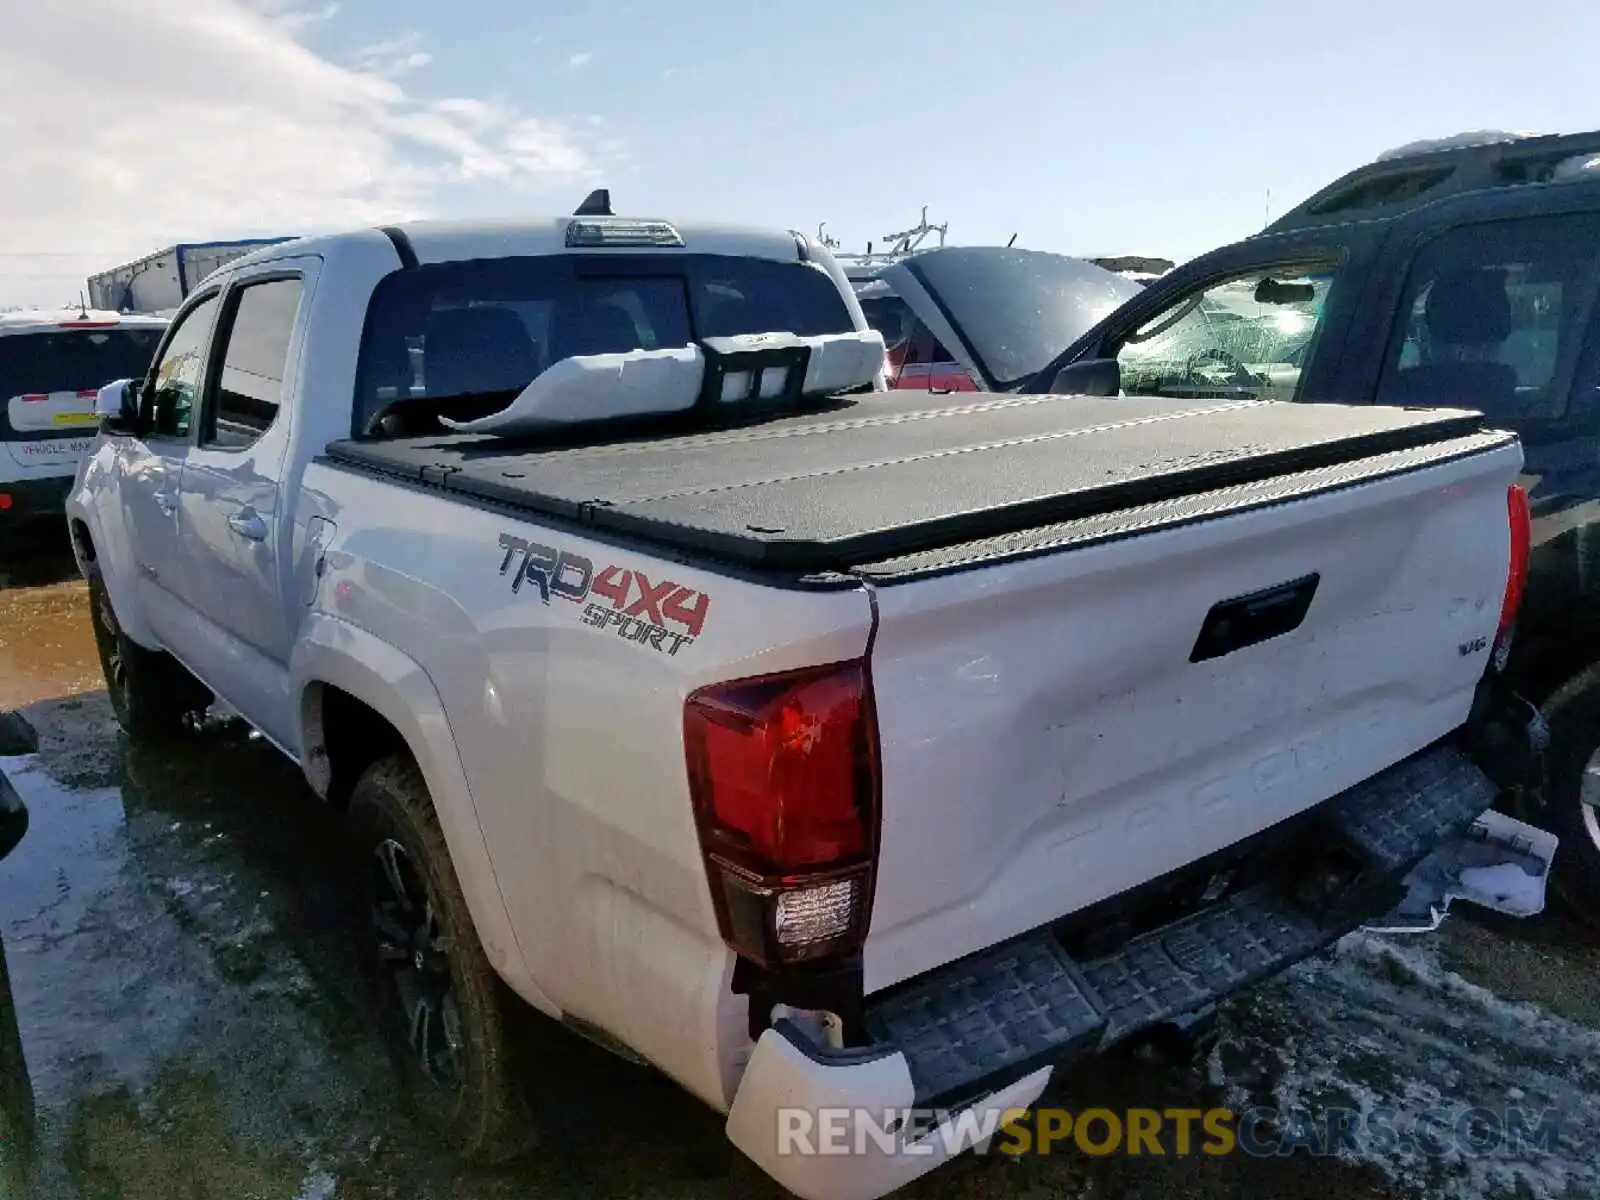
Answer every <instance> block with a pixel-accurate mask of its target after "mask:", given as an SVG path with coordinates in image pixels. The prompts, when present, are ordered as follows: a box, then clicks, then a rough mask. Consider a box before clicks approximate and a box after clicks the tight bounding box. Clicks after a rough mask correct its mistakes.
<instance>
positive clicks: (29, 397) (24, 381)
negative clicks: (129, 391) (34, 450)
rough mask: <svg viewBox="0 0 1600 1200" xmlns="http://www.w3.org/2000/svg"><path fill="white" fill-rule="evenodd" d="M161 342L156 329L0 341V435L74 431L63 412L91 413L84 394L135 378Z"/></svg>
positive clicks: (54, 334) (93, 331)
mask: <svg viewBox="0 0 1600 1200" xmlns="http://www.w3.org/2000/svg"><path fill="white" fill-rule="evenodd" d="M160 340H161V330H160V329H159V328H156V329H129V328H118V329H83V330H73V331H68V330H61V331H59V332H51V333H17V334H11V335H8V336H4V337H0V433H7V434H23V435H32V436H38V437H51V436H58V435H61V434H72V433H75V432H77V431H76V430H74V429H73V428H70V427H67V426H65V425H62V424H60V423H59V420H58V418H59V417H60V416H61V414H62V412H64V411H69V410H70V411H75V410H77V409H83V408H85V407H87V409H90V410H92V409H93V407H94V405H93V402H92V401H91V400H90V399H89V397H88V396H87V395H85V396H82V397H80V396H79V395H78V393H80V392H82V393H87V392H91V391H97V390H99V389H100V388H102V387H104V386H105V385H106V384H108V383H111V382H112V381H113V380H117V379H140V378H143V376H144V374H145V372H147V371H148V370H149V369H150V359H151V357H152V356H153V355H154V354H155V351H156V345H157V343H159V342H160ZM91 420H92V418H91Z"/></svg>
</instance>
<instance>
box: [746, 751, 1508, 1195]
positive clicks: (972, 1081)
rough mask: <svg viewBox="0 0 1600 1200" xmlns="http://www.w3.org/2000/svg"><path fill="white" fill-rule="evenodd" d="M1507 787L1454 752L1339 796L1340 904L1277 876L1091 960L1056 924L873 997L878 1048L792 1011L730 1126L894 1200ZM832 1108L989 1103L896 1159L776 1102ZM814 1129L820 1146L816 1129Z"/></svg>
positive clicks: (1258, 972) (787, 1164)
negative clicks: (1067, 1066) (1068, 1065)
mask: <svg viewBox="0 0 1600 1200" xmlns="http://www.w3.org/2000/svg"><path fill="white" fill-rule="evenodd" d="M1497 790H1498V789H1497V788H1496V786H1495V784H1494V783H1493V782H1491V780H1490V779H1489V778H1488V776H1486V775H1485V774H1484V772H1483V771H1482V770H1480V769H1479V768H1478V767H1477V766H1476V765H1474V763H1473V762H1472V760H1471V759H1469V758H1468V757H1467V755H1466V754H1464V753H1463V752H1462V751H1461V750H1459V749H1457V748H1455V747H1453V746H1441V747H1437V748H1434V749H1432V750H1429V751H1426V752H1424V753H1422V754H1419V755H1417V756H1415V757H1413V758H1411V759H1408V760H1406V761H1405V762H1403V763H1400V764H1397V765H1396V766H1394V767H1392V768H1390V769H1389V770H1388V771H1385V772H1384V773H1383V774H1381V775H1377V776H1374V777H1373V778H1372V779H1370V780H1367V781H1366V782H1365V783H1362V784H1360V785H1358V786H1357V787H1355V788H1352V789H1351V790H1350V791H1348V792H1346V793H1345V794H1343V795H1342V796H1339V797H1335V798H1334V799H1333V800H1332V801H1330V803H1329V806H1328V810H1327V811H1328V815H1329V818H1330V820H1331V822H1332V825H1333V827H1334V830H1335V832H1336V834H1337V836H1338V837H1339V839H1340V840H1341V841H1342V843H1343V846H1344V849H1345V850H1346V851H1347V852H1348V853H1349V855H1350V856H1351V857H1352V858H1353V859H1354V860H1355V863H1356V864H1357V865H1358V866H1359V868H1360V874H1359V876H1358V877H1357V879H1356V882H1355V883H1354V884H1352V885H1351V886H1350V887H1347V888H1346V889H1345V890H1344V891H1343V893H1341V895H1340V897H1339V899H1338V900H1337V901H1336V902H1335V903H1334V904H1332V905H1331V906H1329V905H1319V904H1315V903H1307V902H1306V901H1304V900H1298V901H1297V900H1296V899H1294V898H1292V897H1291V895H1290V894H1289V889H1287V888H1285V887H1284V886H1282V885H1281V884H1279V883H1276V882H1272V883H1265V884H1261V885H1259V886H1256V887H1253V888H1250V889H1249V890H1246V891H1242V892H1239V893H1237V894H1235V895H1234V896H1232V897H1231V898H1229V899H1226V900H1223V901H1221V902H1218V903H1216V904H1214V905H1212V906H1211V907H1209V908H1205V909H1201V910H1200V911H1198V912H1194V913H1192V914H1190V915H1189V916H1186V917H1183V918H1182V919H1179V920H1177V921H1174V922H1173V923H1172V924H1170V925H1167V926H1164V927H1162V928H1159V929H1156V930H1153V931H1151V932H1149V933H1147V934H1145V935H1143V936H1140V937H1137V938H1135V939H1133V940H1132V941H1130V942H1128V943H1126V944H1125V945H1124V946H1122V947H1121V948H1120V949H1119V950H1117V951H1115V952H1114V953H1111V954H1108V955H1106V956H1104V957H1101V958H1096V959H1093V960H1090V961H1086V962H1081V963H1080V962H1075V961H1073V960H1072V959H1071V958H1070V957H1069V956H1068V955H1067V952H1066V951H1065V950H1064V949H1063V948H1062V946H1061V944H1060V943H1059V942H1058V941H1057V939H1056V937H1055V936H1054V935H1053V934H1052V933H1051V931H1050V930H1049V929H1042V930H1039V931H1036V932H1034V933H1033V934H1030V935H1028V936H1026V937H1023V938H1021V939H1018V940H1016V941H1012V942H1008V943H1006V944H1005V945H1002V946H996V947H993V948H991V949H989V950H986V951H983V952H981V953H979V954H976V955H973V956H971V957H969V958H967V959H963V960H961V961H960V962H956V963H951V964H950V965H948V966H946V967H943V968H940V969H939V970H937V971H933V972H930V973H929V974H927V975H924V976H922V977H920V978H918V979H916V980H913V981H911V982H909V983H908V984H906V985H904V986H902V987H899V988H896V989H894V990H892V991H891V992H889V993H886V994H885V995H884V996H883V997H881V998H878V997H873V998H871V999H869V1001H868V1007H867V1011H866V1026H867V1030H868V1032H869V1033H870V1035H871V1044H870V1045H867V1046H864V1047H859V1048H852V1049H847V1050H835V1049H830V1048H827V1047H824V1046H820V1045H818V1044H817V1043H816V1042H815V1041H813V1040H812V1039H811V1038H810V1037H809V1036H808V1035H807V1034H806V1033H805V1032H803V1031H802V1030H800V1029H799V1028H798V1027H797V1026H796V1025H795V1024H793V1023H792V1022H789V1021H780V1022H779V1023H778V1024H777V1025H776V1026H775V1027H773V1028H771V1029H768V1030H766V1031H765V1032H764V1033H763V1034H762V1035H761V1037H760V1039H759V1041H758V1042H757V1044H756V1047H755V1050H754V1053H753V1054H752V1056H751V1059H750V1063H749V1065H748V1066H747V1067H746V1069H745V1073H744V1077H743V1079H742V1080H741V1082H740V1086H739V1090H738V1093H737V1094H736V1095H735V1097H734V1101H733V1105H732V1108H731V1110H730V1112H729V1116H728V1126H727V1130H728V1136H729V1138H730V1139H731V1140H732V1141H733V1142H734V1144H735V1145H737V1146H738V1147H739V1148H740V1149H741V1150H743V1151H744V1152H745V1153H746V1154H748V1155H749V1156H750V1157H751V1158H753V1159H754V1160H755V1161H756V1162H757V1163H758V1164H759V1165H760V1166H762V1167H763V1168H765V1169H766V1170H767V1171H768V1172H769V1173H770V1174H772V1175H773V1176H775V1177H776V1178H777V1180H778V1181H779V1182H780V1183H782V1184H783V1185H784V1186H785V1187H787V1188H789V1189H790V1190H791V1191H793V1192H795V1193H796V1194H798V1195H800V1196H802V1197H812V1196H817V1197H823V1196H826V1197H831V1198H833V1200H842V1198H847V1197H852V1196H856V1197H876V1196H881V1195H884V1194H886V1193H887V1192H888V1191H891V1190H893V1189H894V1188H897V1187H900V1186H903V1185H904V1184H906V1183H908V1182H910V1181H911V1180H912V1179H915V1178H917V1177H918V1176H920V1175H922V1174H925V1173H926V1172H927V1171H929V1170H931V1169H932V1168H933V1167H935V1166H937V1165H938V1164H939V1163H940V1162H942V1161H944V1160H945V1159H947V1158H949V1157H951V1156H952V1155H953V1154H955V1153H958V1152H959V1151H960V1150H961V1149H963V1148H965V1147H964V1146H962V1145H960V1144H957V1143H958V1142H959V1136H958V1132H959V1130H960V1129H964V1130H966V1131H967V1132H968V1134H970V1135H971V1138H970V1139H969V1143H968V1144H970V1143H971V1141H972V1140H976V1139H977V1137H978V1136H979V1133H980V1131H982V1130H983V1129H984V1128H985V1126H984V1122H983V1119H982V1118H983V1113H984V1112H986V1111H998V1112H1004V1111H1005V1110H1006V1109H1009V1108H1013V1107H1026V1106H1028V1105H1029V1104H1031V1103H1033V1101H1034V1100H1036V1099H1037V1098H1038V1096H1039V1094H1040V1093H1041V1092H1042V1091H1043V1090H1044V1088H1045V1085H1046V1084H1047V1083H1048V1082H1049V1078H1050V1074H1051V1071H1052V1070H1053V1067H1054V1065H1055V1064H1057V1063H1060V1062H1062V1061H1063V1060H1066V1059H1069V1058H1072V1057H1074V1056H1075V1055H1077V1054H1082V1053H1091V1052H1094V1051H1099V1050H1104V1049H1106V1048H1108V1047H1109V1046H1111V1045H1113V1044H1115V1043H1117V1042H1121V1041H1124V1040H1126V1039H1128V1038H1130V1037H1132V1036H1133V1035H1135V1034H1138V1033H1140V1032H1141V1031H1143V1030H1147V1029H1151V1028H1153V1027H1155V1026H1158V1025H1161V1024H1163V1023H1165V1022H1169V1021H1173V1020H1174V1019H1181V1018H1183V1017H1184V1016H1186V1015H1187V1014H1191V1013H1194V1012H1196V1011H1197V1010H1202V1009H1204V1008H1205V1007H1206V1006H1208V1005H1210V1004H1213V1003H1215V1002H1216V1001H1217V1000H1219V999H1220V998H1222V997H1224V996H1226V995H1228V994H1230V993H1232V992H1235V991H1237V990H1239V989H1241V988H1244V987H1247V986H1249V985H1251V984H1253V983H1256V982H1259V981H1261V980H1263V979H1266V978H1269V977H1271V976H1273V975H1276V974H1279V973H1280V972H1282V971H1284V970H1285V969H1287V968H1288V967H1290V966H1291V965H1293V964H1294V963H1296V962H1298V961H1300V960H1301V959H1304V958H1307V957H1310V956H1311V955H1313V954H1315V953H1317V952H1318V951H1319V950H1322V949H1323V948H1325V947H1327V946H1329V945H1331V944H1332V943H1333V942H1335V941H1337V940H1338V939H1339V938H1340V937H1342V936H1343V935H1344V934H1346V933H1349V932H1351V931H1352V930H1354V929H1356V928H1358V927H1359V926H1361V925H1362V924H1363V923H1364V922H1365V921H1367V920H1368V919H1370V918H1372V917H1375V916H1378V915H1380V914H1382V913H1385V912H1387V911H1388V910H1389V909H1390V908H1391V907H1392V906H1393V904H1394V903H1395V901H1396V900H1397V899H1398V898H1399V897H1400V896H1401V895H1403V893H1404V890H1405V889H1404V887H1403V885H1402V883H1401V881H1402V880H1403V879H1404V878H1405V877H1406V874H1407V872H1408V871H1410V870H1411V868H1412V867H1414V866H1416V865H1417V864H1418V863H1419V862H1420V861H1421V860H1422V859H1423V858H1425V857H1426V856H1427V855H1428V854H1429V852H1430V851H1431V850H1433V849H1434V847H1435V846H1436V845H1438V844H1439V843H1440V842H1442V841H1444V840H1445V839H1447V838H1451V837H1455V836H1459V835H1461V834H1463V833H1464V832H1465V831H1466V830H1467V829H1468V828H1469V827H1471V826H1472V824H1473V822H1474V820H1475V819H1476V818H1477V817H1478V816H1479V814H1480V813H1482V812H1484V810H1485V809H1488V808H1489V807H1490V806H1491V805H1492V804H1493V803H1494V801H1495V798H1496V793H1497ZM835 1107H849V1108H858V1109H861V1110H864V1111H866V1112H868V1113H878V1114H880V1116H881V1114H883V1113H885V1112H887V1111H889V1110H895V1109H903V1108H908V1107H915V1108H931V1109H951V1110H959V1109H976V1110H978V1111H977V1112H976V1113H974V1114H973V1116H975V1117H977V1118H979V1119H977V1120H974V1119H973V1117H972V1116H969V1117H968V1118H967V1121H966V1122H964V1123H961V1124H960V1125H959V1126H958V1125H957V1124H955V1123H954V1118H952V1122H951V1123H948V1124H946V1125H945V1126H941V1127H939V1128H937V1129H935V1130H933V1131H932V1132H931V1133H928V1134H927V1136H925V1137H923V1138H922V1139H921V1141H920V1142H917V1143H911V1144H906V1145H902V1146H900V1147H898V1148H897V1149H896V1150H895V1151H894V1152H892V1153H891V1152H888V1151H884V1150H882V1149H880V1148H879V1147H878V1146H876V1145H875V1144H874V1143H873V1142H872V1140H871V1139H870V1138H869V1139H868V1140H867V1141H866V1143H865V1147H864V1149H865V1151H866V1152H865V1153H864V1154H863V1153H857V1152H856V1151H858V1149H860V1148H862V1147H861V1145H860V1138H859V1137H858V1136H857V1135H856V1134H855V1131H854V1128H853V1127H851V1129H850V1130H849V1136H848V1137H847V1138H845V1139H844V1140H845V1141H846V1142H848V1143H849V1144H848V1147H847V1149H848V1150H849V1151H850V1152H849V1153H840V1154H833V1155H829V1154H819V1153H804V1152H797V1151H796V1147H802V1148H803V1147H805V1146H806V1145H807V1143H806V1141H805V1140H804V1139H801V1140H800V1141H796V1140H795V1137H794V1131H795V1130H796V1129H797V1128H800V1127H801V1126H800V1125H799V1124H797V1122H798V1121H799V1118H795V1117H793V1116H792V1115H791V1114H789V1113H785V1112H783V1111H780V1110H784V1109H790V1110H801V1109H803V1110H809V1111H811V1112H812V1113H816V1112H817V1110H819V1109H826V1108H835ZM786 1129H787V1130H788V1131H789V1132H788V1134H787V1135H785V1132H784V1131H785V1130H786ZM811 1132H812V1140H813V1142H814V1141H815V1140H816V1138H817V1137H818V1136H820V1127H819V1126H812V1127H811ZM990 1132H992V1130H990Z"/></svg>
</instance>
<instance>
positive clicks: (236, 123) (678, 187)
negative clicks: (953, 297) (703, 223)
mask: <svg viewBox="0 0 1600 1200" xmlns="http://www.w3.org/2000/svg"><path fill="white" fill-rule="evenodd" d="M1597 42H1600V8H1597V7H1595V6H1593V5H1589V4H1581V3H1577V2H1575V0H1548V2H1546V3H1542V4H1519V5H1513V4H1509V3H1506V2H1505V0H1499V2H1497V3H1485V2H1483V0H1385V2H1383V3H1371V2H1369V0H1342V2H1341V3H1340V4H1338V5H1304V4H1293V3H1288V2H1286V0H1277V2H1276V3H1257V2H1255V0H1222V2H1218V0H1190V2H1188V3H1184V2H1182V0H1168V2H1167V3H1161V2H1159V0H1118V2H1116V3H1110V4H1093V5H1090V4H1084V3H1081V2H1080V3H1071V2H1070V0H983V2H982V3H973V2H971V0H919V2H918V3H909V2H905V3H902V2H900V0H853V2H848V3H847V2H844V0H810V2H809V3H804V4H800V3H790V2H788V0H764V2H763V3H749V2H739V3H735V2H734V0H702V2H700V3H679V4H675V5H662V4H651V3H646V2H644V0H632V2H621V3H617V2H614V0H613V2H610V3H578V4H556V3H553V2H552V0H451V2H450V3H440V2H439V0H4V3H3V5H0V305H15V304H43V305H52V306H53V305H58V304H66V303H69V302H71V301H73V300H74V299H75V298H76V296H77V295H78V292H79V290H80V289H81V288H82V286H83V279H84V277H85V275H87V274H89V273H91V272H93V271H96V270H100V269H104V268H107V267H111V266H115V265H117V264H118V263H121V262H124V261H127V260H129V259H131V258H134V257H137V256H139V255H142V254H144V253H147V252H149V251H151V250H154V249H157V248H159V247H161V246H164V245H169V244H171V243H173V242H178V241H196V240H205V239H210V238H225V237H242V236H253V235H277V234H300V233H314V232H323V231H327V230H332V229H339V228H344V227H351V226H359V225H365V224H372V223H375V222H381V221H389V220H398V219H405V218H408V217H419V216H441V217H451V216H483V215H494V216H508V215H512V216H514V215H517V214H530V215H533V214H549V213H554V212H569V211H571V209H572V208H573V207H574V206H575V205H576V204H577V203H578V202H579V201H580V200H581V199H582V198H583V196H584V195H585V194H586V193H587V191H588V190H589V189H591V188H593V187H596V186H602V185H603V186H607V187H609V188H610V189H611V191H612V197H613V203H614V206H615V207H616V209H617V211H618V212H623V213H628V214H631V215H641V216H644V215H649V216H665V217H669V218H678V219H684V220H687V219H692V218H699V219H715V220H730V221H739V222H748V223H756V224H764V225H776V226H781V227H785V228H795V229H801V230H804V231H806V232H808V233H815V232H816V231H817V229H818V226H819V224H821V223H824V222H825V223H826V232H827V233H828V234H829V235H830V236H832V237H834V238H837V239H838V240H839V241H840V242H841V243H842V244H843V247H844V249H845V250H848V251H859V250H862V249H865V246H866V242H867V241H868V240H869V239H871V240H877V241H880V242H881V240H882V238H883V237H884V235H886V234H888V233H891V232H894V231H897V230H900V229H904V228H907V227H909V226H911V225H914V224H915V223H916V221H917V220H918V217H919V215H920V212H921V209H922V206H923V205H927V206H928V217H929V219H930V220H931V221H933V222H935V223H941V222H948V224H949V227H950V229H949V239H950V241H951V242H952V243H963V244H986V243H1003V242H1004V241H1005V240H1006V239H1008V238H1010V237H1011V236H1012V235H1013V234H1015V235H1016V236H1017V244H1018V245H1020V246H1027V247H1032V248H1035V249H1042V250H1053V251H1057V252H1061V253H1067V254H1085V255H1103V254H1146V255H1159V256H1164V257H1169V258H1174V259H1178V260H1182V259H1184V258H1187V257H1190V256H1192V255H1194V254H1198V253H1200V252H1202V251H1205V250H1207V249H1210V248H1212V247H1213V246H1216V245H1220V244H1222V243H1225V242H1228V241H1232V240H1235V239H1237V238H1240V237H1243V236H1245V235H1247V234H1249V233H1252V232H1254V231H1255V230H1257V229H1259V228H1260V227H1261V225H1262V224H1263V223H1264V221H1265V220H1266V218H1267V215H1268V213H1269V211H1282V210H1283V209H1284V208H1286V207H1288V206H1289V205H1291V204H1293V203H1295V202H1297V201H1298V200H1300V199H1303V198H1304V197H1305V196H1307V195H1309V194H1310V193H1312V192H1313V191H1315V190H1317V189H1318V188H1319V187H1321V186H1323V185H1324V184H1326V183H1329V182H1331V181H1332V180H1333V179H1334V178H1336V177H1337V176H1338V175H1339V174H1341V173H1342V172H1344V171H1346V170H1348V169H1350V168H1352V167H1354V166H1357V165H1359V164H1360V163H1363V162H1366V161H1368V160H1370V159H1371V158H1373V157H1374V156H1376V155H1377V154H1378V153H1379V152H1380V151H1383V150H1385V149H1387V148H1389V147H1392V146H1395V145H1398V144H1401V143H1405V142H1408V141H1412V140H1414V139H1417V138H1424V137H1433V136H1442V135H1447V134H1452V133H1457V132H1460V131H1462V130H1469V129H1484V128H1490V129H1506V130H1525V131H1536V132H1575V131H1579V130H1582V129H1588V128H1600V88H1597V87H1596V86H1595V84H1594V73H1593V70H1592V66H1591V61H1592V58H1593V54H1594V46H1595V45H1596V44H1597Z"/></svg>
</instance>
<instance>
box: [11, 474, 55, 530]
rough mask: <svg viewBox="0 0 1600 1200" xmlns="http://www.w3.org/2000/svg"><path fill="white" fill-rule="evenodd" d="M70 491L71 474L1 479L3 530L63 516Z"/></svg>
mask: <svg viewBox="0 0 1600 1200" xmlns="http://www.w3.org/2000/svg"><path fill="white" fill-rule="evenodd" d="M71 493H72V476H71V475H58V476H51V477H48V478H45V479H14V480H10V481H4V482H0V533H3V532H4V531H5V530H7V529H10V528H13V527H15V526H18V525H22V524H26V523H29V522H33V521H38V520H41V519H46V520H47V519H50V518H52V517H54V518H59V517H61V516H62V515H63V514H64V513H65V512H66V509H67V497H68V496H69V495H70V494H71Z"/></svg>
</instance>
